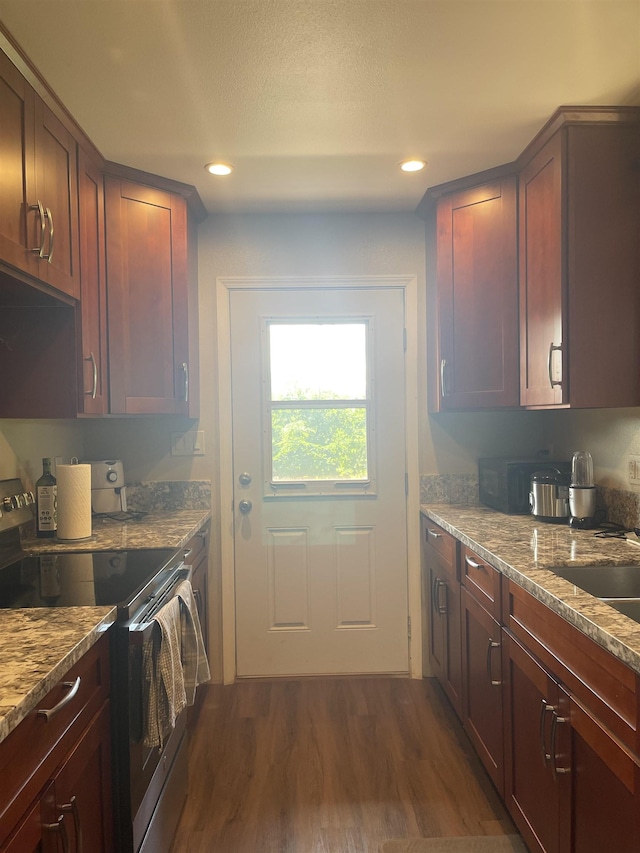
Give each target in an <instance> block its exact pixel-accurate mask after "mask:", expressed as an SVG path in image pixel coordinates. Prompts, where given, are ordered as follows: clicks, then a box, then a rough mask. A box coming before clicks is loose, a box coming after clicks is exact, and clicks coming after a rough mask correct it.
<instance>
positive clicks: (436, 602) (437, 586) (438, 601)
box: [432, 578, 447, 616]
mask: <svg viewBox="0 0 640 853" xmlns="http://www.w3.org/2000/svg"><path fill="white" fill-rule="evenodd" d="M441 589H444V604H443V603H442V597H441V595H440V590H441ZM432 603H433V609H434V611H435V612H436V613H438V614H440V616H446V615H447V585H446V583H445V582H444V581H441V580H440V578H435V580H434V581H433V597H432Z"/></svg>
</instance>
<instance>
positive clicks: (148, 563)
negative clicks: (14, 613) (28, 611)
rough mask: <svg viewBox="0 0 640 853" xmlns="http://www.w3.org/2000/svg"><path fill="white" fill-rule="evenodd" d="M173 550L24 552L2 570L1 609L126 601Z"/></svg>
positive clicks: (141, 586)
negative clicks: (25, 553) (26, 553)
mask: <svg viewBox="0 0 640 853" xmlns="http://www.w3.org/2000/svg"><path fill="white" fill-rule="evenodd" d="M174 554H175V551H174V550H173V549H170V548H169V549H167V548H158V549H148V550H132V551H92V552H84V553H83V552H75V553H60V552H56V553H50V554H38V555H37V556H22V557H20V558H18V559H16V560H14V561H13V562H11V563H9V565H6V566H5V567H4V568H2V569H0V609H5V610H6V609H17V608H21V607H78V606H86V605H107V606H110V605H117V604H122V603H124V602H127V601H128V600H131V599H132V598H133V597H134V596H135V594H136V593H137V592H138V591H139V590H140V589H142V588H143V587H144V586H145V585H146V584H147V583H148V582H149V580H150V579H151V578H153V577H154V576H155V575H156V574H158V572H160V571H161V569H162V568H163V567H164V566H165V564H166V563H167V562H168V561H169V560H170V559H171V558H172V557H173V555H174Z"/></svg>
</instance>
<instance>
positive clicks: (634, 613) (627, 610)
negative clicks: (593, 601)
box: [603, 598, 640, 622]
mask: <svg viewBox="0 0 640 853" xmlns="http://www.w3.org/2000/svg"><path fill="white" fill-rule="evenodd" d="M603 600H604V601H606V603H607V604H610V605H611V607H613V608H614V610H617V611H618V612H619V613H623V614H624V615H625V616H628V617H629V618H630V619H633V620H634V621H635V622H640V599H638V598H605V599H603Z"/></svg>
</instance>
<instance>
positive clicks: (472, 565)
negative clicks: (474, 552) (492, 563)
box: [464, 554, 487, 572]
mask: <svg viewBox="0 0 640 853" xmlns="http://www.w3.org/2000/svg"><path fill="white" fill-rule="evenodd" d="M464 561H465V563H466V564H467V565H468V566H469V567H470V568H471V569H478V571H481V572H486V570H487V567H486V566H485V564H484V563H476V561H475V560H472V559H471V557H468V556H467V555H466V554H465V555H464Z"/></svg>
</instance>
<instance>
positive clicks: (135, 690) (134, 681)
mask: <svg viewBox="0 0 640 853" xmlns="http://www.w3.org/2000/svg"><path fill="white" fill-rule="evenodd" d="M190 576H191V572H190V569H189V567H187V566H184V567H180V570H179V571H177V572H175V571H174V572H173V573H172V576H171V579H170V582H169V583H168V584H167V586H166V587H165V588H164V590H163V591H162V593H161V594H160V595H158V596H156V597H155V599H154V602H153V604H152V605H151V606H150V607H148V608H147V610H146V611H144V612H142V613H139V614H136V616H134V618H133V619H131V620H129V621H128V622H124V623H116V625H115V626H114V628H115V642H116V646H117V648H116V650H115V662H114V675H115V684H116V688H117V695H116V699H115V702H114V735H115V750H114V751H115V754H116V767H117V769H116V776H117V778H116V784H115V796H116V803H117V807H116V814H117V820H118V824H119V825H118V826H117V837H118V840H119V846H118V848H117V849H118V850H122V851H133V853H145V851H146V850H150V851H151V850H153V853H163V851H164V849H165V848H164V846H163V844H166V845H167V848H166V849H167V850H168V848H169V846H170V845H171V841H172V839H173V833H174V831H175V825H177V820H178V818H179V816H180V811H181V810H182V805H183V802H184V798H185V797H186V792H187V755H186V744H187V740H186V717H187V715H186V711H183V712H182V713H181V714H180V715H179V717H178V719H177V721H176V726H175V728H174V730H173V732H172V733H171V735H170V737H169V738H168V739H167V741H166V742H165V743H164V745H163V747H162V749H157V748H150V747H147V746H145V744H144V705H143V702H144V698H143V697H144V680H143V663H142V661H143V648H144V644H145V643H146V642H147V641H149V640H150V638H151V635H152V632H153V628H154V623H153V621H152V618H153V615H154V613H156V612H157V611H158V610H159V609H160V608H161V607H163V606H164V605H165V604H166V603H167V602H168V601H169V600H170V599H171V597H172V595H173V594H174V592H175V589H176V588H177V587H178V586H179V584H180V583H181V582H182V581H183V580H185V579H189V578H190ZM158 826H162V828H163V829H162V832H161V833H159V832H158ZM151 839H155V840H153V842H152V841H151ZM149 844H151V846H149Z"/></svg>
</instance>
